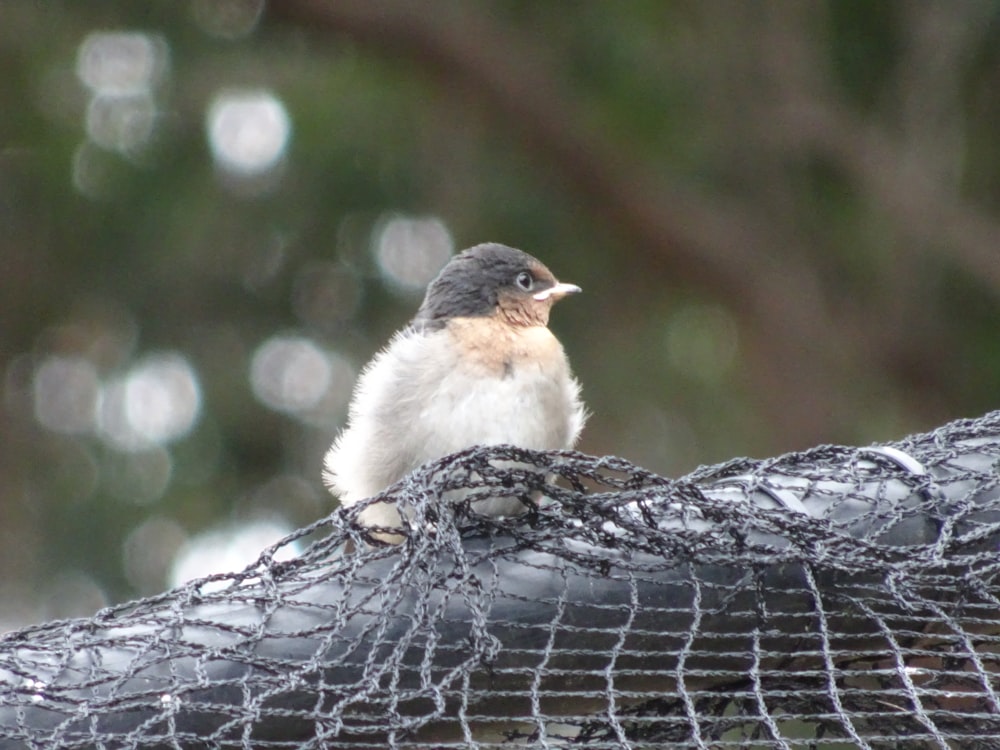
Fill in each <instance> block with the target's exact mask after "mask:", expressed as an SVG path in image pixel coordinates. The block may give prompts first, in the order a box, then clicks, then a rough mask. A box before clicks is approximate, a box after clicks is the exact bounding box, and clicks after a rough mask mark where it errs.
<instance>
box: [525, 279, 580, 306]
mask: <svg viewBox="0 0 1000 750" xmlns="http://www.w3.org/2000/svg"><path fill="white" fill-rule="evenodd" d="M582 291H583V290H582V289H581V288H580V287H578V286H577V285H576V284H563V283H561V282H560V283H557V284H553V285H552V286H550V287H549V288H548V289H543V290H542V291H540V292H539V293H538V294H536V295H535V299H537V300H538V301H539V302H544V301H545V300H547V299H549V298H550V297H551V298H552V299H562V298H563V297H565V296H566V295H567V294H577V293H578V292H582Z"/></svg>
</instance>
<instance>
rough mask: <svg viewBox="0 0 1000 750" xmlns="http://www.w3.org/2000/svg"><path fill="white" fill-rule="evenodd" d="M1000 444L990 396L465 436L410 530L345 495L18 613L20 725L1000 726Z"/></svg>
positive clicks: (634, 734) (596, 731)
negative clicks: (900, 433)
mask: <svg viewBox="0 0 1000 750" xmlns="http://www.w3.org/2000/svg"><path fill="white" fill-rule="evenodd" d="M998 460H1000V412H998V413H993V414H989V415H986V416H985V417H982V418H980V419H977V420H966V421H959V422H955V423H952V424H949V425H946V426H944V427H941V428H939V429H937V430H935V431H933V432H930V433H927V434H923V435H918V436H914V437H911V438H908V439H906V440H903V441H900V442H897V443H893V444H887V445H877V446H871V447H867V448H850V447H838V446H824V447H819V448H815V449H813V450H809V451H805V452H801V453H794V454H789V455H786V456H782V457H779V458H775V459H770V460H764V461H756V460H748V459H740V460H734V461H730V462H728V463H725V464H722V465H719V466H714V467H709V468H704V469H700V470H698V471H697V472H695V473H694V474H692V475H690V476H688V477H685V478H683V479H679V480H673V479H667V478H663V477H660V476H656V475H654V474H651V473H649V472H646V471H643V470H642V469H640V468H638V467H636V466H634V465H632V464H629V463H628V462H626V461H623V460H621V459H617V458H608V457H604V458H595V457H590V456H585V455H582V454H578V453H571V452H556V453H537V452H531V451H525V450H518V449H514V448H509V447H497V448H489V449H476V450H471V451H467V452H465V453H462V454H457V455H455V456H451V457H448V458H446V459H443V460H441V461H438V462H436V463H434V464H429V465H427V466H426V467H423V468H422V469H420V470H418V471H417V472H415V473H414V474H412V475H411V476H409V477H408V478H407V479H406V480H404V481H403V482H401V483H400V484H398V485H396V486H394V487H393V488H391V489H390V490H388V491H387V492H385V493H383V495H380V496H379V497H378V498H376V499H375V501H392V502H396V503H398V504H399V505H400V507H402V508H405V509H406V516H407V528H406V530H405V533H404V534H403V538H402V542H401V543H400V544H397V545H385V544H381V543H380V542H379V539H380V538H381V537H382V536H384V535H380V534H376V535H374V536H372V534H371V532H370V531H368V530H365V529H363V528H360V527H358V526H357V525H356V524H353V523H352V518H353V517H355V516H356V513H357V510H358V508H354V509H351V510H347V511H344V510H340V511H337V512H336V513H334V514H332V515H331V516H330V517H328V518H326V519H323V520H322V521H320V522H318V523H316V524H314V525H313V526H311V527H309V528H306V529H303V530H301V531H299V532H297V533H296V534H295V535H293V536H292V537H290V538H288V539H286V540H284V541H283V542H281V543H280V544H279V545H276V546H275V547H272V548H270V549H268V550H266V551H265V552H264V553H263V554H262V555H261V556H260V559H259V561H258V562H257V564H255V565H254V566H251V567H250V568H248V569H247V570H245V571H243V572H241V573H238V574H232V575H225V576H214V577H212V578H206V579H202V580H199V581H195V582H192V583H191V584H188V585H186V586H184V587H182V588H179V589H176V590H173V591H170V592H168V593H165V594H163V595H160V596H157V597H153V598H149V599H144V600H141V601H137V602H134V603H131V604H129V605H126V606H122V607H117V608H112V609H108V610H104V611H102V612H99V613H98V614H97V615H95V616H94V617H93V618H90V619H77V620H65V621H58V622H51V623H47V624H44V625H40V626H35V627H31V628H27V629H24V630H21V631H19V632H16V633H12V634H9V635H7V636H6V637H4V638H3V639H2V640H0V747H2V748H14V747H17V748H20V747H35V748H84V747H86V748H98V747H100V748H126V747H143V748H146V747H224V748H236V747H241V748H277V747H284V748H292V747H294V748H338V747H351V748H368V747H370V748H385V747H391V748H442V747H450V746H453V747H463V748H464V747H472V748H493V747H497V748H502V747H514V746H518V745H520V746H530V747H570V746H574V747H575V746H582V747H588V748H591V747H592V748H654V747H655V748H664V747H678V748H681V747H683V748H712V749H713V750H714V749H716V748H720V749H721V748H816V749H817V750H819V749H830V748H996V747H998V746H1000V701H998V697H997V690H998V685H997V674H998V672H1000V668H998V664H997V662H998V653H1000V601H998V595H1000V585H998V583H997V572H998V566H1000V556H998V554H997V549H998V543H1000V491H998ZM498 495H503V496H510V497H518V498H521V499H522V500H523V501H524V503H525V508H526V512H525V514H524V515H522V516H520V517H517V518H514V519H498V518H488V517H481V516H477V515H476V513H475V507H476V501H477V500H478V499H480V498H484V497H496V496H498ZM540 495H544V496H545V497H546V498H548V500H547V501H545V502H542V503H541V504H540V506H539V505H538V504H537V503H536V502H535V501H536V500H537V499H538V498H539V496H540ZM442 497H447V498H448V499H449V502H448V503H442V502H441V498H442ZM452 503H455V504H454V505H452ZM304 542H308V546H307V547H306V549H305V551H304V552H302V553H301V554H299V555H298V556H296V557H295V558H294V559H291V560H285V561H279V559H276V558H280V557H281V556H280V555H279V554H278V553H279V552H281V551H282V549H283V548H285V547H287V546H288V545H291V544H302V543H304Z"/></svg>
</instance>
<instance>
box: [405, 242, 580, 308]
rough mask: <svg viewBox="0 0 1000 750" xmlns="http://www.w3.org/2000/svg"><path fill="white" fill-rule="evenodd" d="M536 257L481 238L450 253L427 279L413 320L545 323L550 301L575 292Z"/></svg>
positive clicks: (578, 289) (573, 287) (574, 289)
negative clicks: (493, 318) (478, 242)
mask: <svg viewBox="0 0 1000 750" xmlns="http://www.w3.org/2000/svg"><path fill="white" fill-rule="evenodd" d="M579 291H580V287H578V286H576V285H574V284H562V283H560V282H559V281H557V280H556V277H555V276H554V275H553V274H552V272H551V271H550V270H549V269H548V268H546V267H545V265H544V264H543V263H542V262H541V261H540V260H538V259H537V258H535V257H533V256H531V255H528V254H527V253H525V252H523V251H521V250H516V249H515V248H513V247H507V246H506V245H500V244H497V243H495V242H487V243H484V244H482V245H476V246H475V247H470V248H469V249H468V250H463V251H462V252H461V253H459V254H458V255H456V256H455V257H454V258H452V259H451V260H450V261H449V262H448V264H447V265H446V266H445V267H444V268H443V269H441V273H439V274H438V275H437V278H435V279H434V280H433V281H432V282H431V283H430V285H429V286H428V287H427V294H426V296H425V297H424V301H423V304H421V305H420V309H419V310H418V311H417V315H416V317H415V318H414V319H413V322H414V323H415V324H421V325H424V326H426V325H430V326H431V327H439V326H441V325H444V324H445V323H446V322H447V321H448V320H450V319H452V318H480V317H489V316H492V315H498V314H499V315H503V316H504V317H505V318H506V319H507V320H508V322H510V323H512V324H515V325H545V324H546V323H547V322H548V312H549V309H550V308H551V307H552V304H553V303H554V302H555V301H556V300H558V299H560V298H561V297H564V296H565V295H567V294H572V293H574V292H579Z"/></svg>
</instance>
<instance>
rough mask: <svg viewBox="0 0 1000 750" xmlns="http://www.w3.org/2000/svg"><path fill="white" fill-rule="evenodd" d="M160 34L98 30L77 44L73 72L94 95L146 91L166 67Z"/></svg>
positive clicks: (125, 94)
mask: <svg viewBox="0 0 1000 750" xmlns="http://www.w3.org/2000/svg"><path fill="white" fill-rule="evenodd" d="M168 50H169V47H168V46H167V44H166V42H164V40H163V39H162V37H159V36H154V35H151V34H144V33H141V32H135V31H98V32H94V33H92V34H89V35H88V36H87V37H86V38H85V39H84V40H83V42H81V44H80V48H79V50H78V51H77V57H76V74H77V76H78V77H79V78H80V80H81V81H83V83H84V85H86V86H87V88H89V89H90V90H91V91H93V92H94V93H95V94H99V95H103V96H127V95H130V94H139V93H143V92H145V91H148V90H149V89H150V88H152V87H153V86H154V85H156V84H157V83H158V82H159V80H160V78H161V77H162V76H163V74H164V72H165V71H166V69H167V66H168V60H169V57H168Z"/></svg>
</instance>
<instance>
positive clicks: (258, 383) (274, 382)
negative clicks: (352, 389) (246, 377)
mask: <svg viewBox="0 0 1000 750" xmlns="http://www.w3.org/2000/svg"><path fill="white" fill-rule="evenodd" d="M345 367H349V365H347V364H346V363H345V362H343V360H341V359H340V358H339V357H336V356H335V355H330V354H328V353H327V352H325V351H324V350H323V349H321V348H320V347H319V346H318V345H317V344H315V343H314V342H312V341H310V340H309V339H307V338H303V337H300V336H276V337H273V338H270V339H268V340H267V341H265V342H264V343H262V344H261V345H260V346H259V347H258V348H257V351H256V352H255V353H254V355H253V359H252V361H251V363H250V383H251V386H252V387H253V392H254V394H255V395H256V396H257V398H258V399H260V400H261V402H263V403H264V404H266V405H267V406H269V407H271V408H272V409H275V410H277V411H283V412H291V413H300V412H305V411H308V410H310V409H314V408H316V407H317V406H318V405H319V404H320V403H321V401H322V400H323V399H324V397H325V396H327V393H328V392H329V391H330V388H331V384H333V383H338V384H339V383H341V382H342V381H343V377H342V371H343V369H344V368H345ZM335 375H336V377H335ZM350 375H351V379H353V368H351V373H350Z"/></svg>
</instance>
